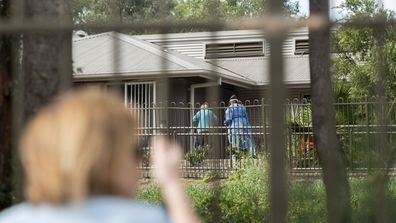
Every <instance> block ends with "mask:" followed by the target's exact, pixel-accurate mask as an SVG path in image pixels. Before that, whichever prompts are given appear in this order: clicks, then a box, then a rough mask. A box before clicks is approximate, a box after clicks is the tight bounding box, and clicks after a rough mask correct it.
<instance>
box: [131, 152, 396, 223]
mask: <svg viewBox="0 0 396 223" xmlns="http://www.w3.org/2000/svg"><path fill="white" fill-rule="evenodd" d="M264 160H265V159H264ZM243 162H244V165H242V167H241V169H239V170H237V171H236V172H234V173H233V174H232V175H231V176H230V177H229V178H227V179H225V180H221V181H220V182H219V181H215V182H216V183H219V185H220V186H219V187H213V186H212V185H213V181H210V183H206V182H204V181H202V180H195V181H189V183H187V194H188V196H189V197H190V199H191V201H192V204H193V207H194V208H195V209H196V211H197V213H198V214H199V215H200V217H201V218H202V220H203V221H204V222H216V223H221V222H227V223H232V222H268V221H269V198H268V194H269V190H268V189H269V187H268V178H267V175H268V171H267V170H268V168H267V163H266V162H265V161H264V162H249V159H246V160H243ZM375 182H376V179H375V178H374V177H367V178H365V179H350V188H351V206H352V213H351V214H352V222H375V215H374V214H375V213H374V212H373V210H375V204H376V201H377V200H376V199H377V197H376V193H375V190H374V188H375V187H374V185H375ZM138 199H139V200H144V201H147V202H150V203H154V204H160V203H161V197H160V192H159V189H158V186H157V185H155V184H152V183H151V184H149V185H147V186H146V187H145V188H144V189H143V190H142V191H141V192H140V193H139V194H138ZM384 202H387V203H388V205H389V208H388V209H389V219H396V212H395V211H392V210H396V181H395V180H391V181H390V182H389V184H388V199H387V200H386V201H384ZM288 204H289V206H288V215H287V221H288V222H293V223H295V222H296V223H300V222H301V223H310V222H315V223H316V222H326V192H325V187H324V185H323V183H322V181H321V180H319V179H318V180H307V179H305V180H302V181H296V180H294V181H293V180H292V182H291V183H290V184H289V203H288ZM215 213H216V214H218V215H217V216H215Z"/></svg>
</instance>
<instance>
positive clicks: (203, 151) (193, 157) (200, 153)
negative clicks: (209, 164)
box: [185, 145, 210, 166]
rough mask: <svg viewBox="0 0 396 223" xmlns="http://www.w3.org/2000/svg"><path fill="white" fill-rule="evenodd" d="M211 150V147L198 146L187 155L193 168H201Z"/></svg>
mask: <svg viewBox="0 0 396 223" xmlns="http://www.w3.org/2000/svg"><path fill="white" fill-rule="evenodd" d="M209 150H210V146H209V145H204V146H198V147H196V148H194V149H193V150H191V151H190V152H188V153H186V155H185V158H186V160H187V161H188V162H189V163H190V164H191V166H199V165H201V164H202V163H203V161H204V160H205V159H206V158H207V156H208V153H209Z"/></svg>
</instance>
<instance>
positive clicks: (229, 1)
mask: <svg viewBox="0 0 396 223" xmlns="http://www.w3.org/2000/svg"><path fill="white" fill-rule="evenodd" d="M266 2H267V0H224V1H214V0H116V1H107V0H73V1H72V11H73V18H74V22H75V23H78V24H81V23H93V22H97V23H103V22H108V21H111V20H112V19H113V20H115V21H119V22H131V21H152V22H155V21H158V20H159V19H160V18H162V17H163V16H161V15H165V16H167V17H168V18H171V19H176V20H183V21H186V20H188V21H190V20H191V21H196V20H197V19H209V18H210V17H211V16H215V15H216V16H218V17H219V18H220V19H228V18H235V17H241V16H243V17H254V16H260V15H263V14H264V13H265V9H266ZM216 9H217V10H216ZM285 9H286V12H287V14H289V15H296V14H298V13H299V4H298V1H294V0H293V1H292V0H287V1H286V0H285Z"/></svg>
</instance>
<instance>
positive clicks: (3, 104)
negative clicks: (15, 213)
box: [0, 0, 13, 210]
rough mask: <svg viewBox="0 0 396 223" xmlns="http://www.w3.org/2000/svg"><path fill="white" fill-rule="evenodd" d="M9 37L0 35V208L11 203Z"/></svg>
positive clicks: (2, 10) (4, 9)
mask: <svg viewBox="0 0 396 223" xmlns="http://www.w3.org/2000/svg"><path fill="white" fill-rule="evenodd" d="M9 3H10V1H8V0H3V5H2V6H0V18H4V17H5V16H7V15H8V13H9V8H10V7H9ZM10 43H11V38H10V36H8V35H2V36H0V196H2V199H0V210H3V209H4V208H7V207H9V206H10V205H11V204H12V191H13V187H12V121H11V120H12V115H11V114H12V98H11V78H12V77H11V44H10Z"/></svg>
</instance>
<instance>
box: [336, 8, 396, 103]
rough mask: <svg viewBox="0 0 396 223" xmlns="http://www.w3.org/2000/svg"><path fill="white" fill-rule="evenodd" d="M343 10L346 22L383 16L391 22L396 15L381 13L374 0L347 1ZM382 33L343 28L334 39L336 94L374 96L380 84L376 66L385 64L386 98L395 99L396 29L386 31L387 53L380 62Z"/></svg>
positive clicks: (389, 12) (370, 29) (390, 12)
mask: <svg viewBox="0 0 396 223" xmlns="http://www.w3.org/2000/svg"><path fill="white" fill-rule="evenodd" d="M340 10H342V11H344V12H346V13H347V15H348V16H347V17H346V18H345V20H347V21H352V20H354V19H362V18H364V19H366V20H369V19H370V18H374V17H377V16H381V17H383V18H384V19H385V20H390V19H392V18H394V17H395V14H394V12H392V11H387V10H379V9H378V8H377V6H376V4H375V1H374V0H346V1H345V2H344V3H343V4H342V5H341V7H340ZM380 32H381V30H379V29H372V28H351V27H345V26H341V27H339V28H338V29H337V30H336V31H335V32H334V33H333V36H332V48H333V51H334V52H336V53H337V56H336V57H334V61H333V67H332V70H333V73H334V82H335V85H336V87H335V89H336V95H337V96H339V95H343V97H345V96H346V95H347V96H349V97H354V98H357V97H360V98H362V97H364V96H375V95H376V94H377V93H376V83H377V82H378V77H379V74H378V71H377V67H378V66H379V65H380V64H382V65H383V66H384V67H385V68H386V69H385V72H384V73H385V79H386V81H385V88H386V89H385V90H386V95H387V96H388V97H391V98H395V97H396V93H395V91H394V89H395V88H396V64H395V63H394V61H396V42H395V41H394V40H395V39H396V27H395V26H394V25H391V26H388V27H387V28H386V29H385V32H384V37H383V38H384V52H383V54H384V55H382V58H384V61H379V60H378V59H379V58H380V57H379V55H378V48H379V46H380V42H379V40H378V37H379V33H380Z"/></svg>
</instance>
